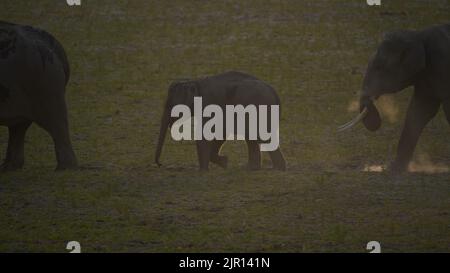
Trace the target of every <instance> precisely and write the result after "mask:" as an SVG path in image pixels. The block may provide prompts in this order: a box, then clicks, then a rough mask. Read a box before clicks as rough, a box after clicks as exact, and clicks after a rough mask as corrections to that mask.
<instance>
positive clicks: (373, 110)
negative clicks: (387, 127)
mask: <svg viewBox="0 0 450 273" xmlns="http://www.w3.org/2000/svg"><path fill="white" fill-rule="evenodd" d="M366 107H367V110H368V111H367V115H366V117H365V118H364V119H363V123H364V126H366V128H367V130H369V131H372V132H374V131H376V130H378V129H380V127H381V117H380V113H379V112H378V109H377V107H376V106H375V105H374V104H373V103H370V104H368V105H366Z"/></svg>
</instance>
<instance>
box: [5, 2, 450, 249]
mask: <svg viewBox="0 0 450 273" xmlns="http://www.w3.org/2000/svg"><path fill="white" fill-rule="evenodd" d="M449 13H450V5H449V4H448V3H447V1H445V0H441V1H439V0H435V1H419V0H416V1H399V0H398V1H382V6H381V7H380V8H370V7H368V6H367V5H366V3H365V1H364V0H353V1H328V0H314V1H306V0H303V1H297V0H295V1H294V0H292V1H275V0H274V1H259V0H258V1H257V0H248V1H185V0H177V1H137V0H133V1H106V0H103V1H100V0H96V1H93V0H84V1H83V4H82V6H81V7H77V8H73V7H69V6H66V4H65V3H64V1H61V0H54V1H51V0H45V1H44V0H42V1H15V0H3V1H2V9H0V19H2V20H6V21H12V22H16V23H22V24H29V25H34V26H39V27H41V28H44V29H46V30H48V31H49V32H51V33H53V34H54V35H55V36H56V37H57V38H58V39H59V40H60V41H61V42H62V44H63V45H64V46H65V48H66V50H67V52H68V56H69V59H70V62H71V66H72V71H73V73H72V78H71V81H70V83H69V86H68V94H67V100H68V104H69V107H70V121H71V130H72V131H71V133H72V138H73V142H74V148H75V150H76V153H77V155H78V159H79V161H80V163H81V165H83V166H85V167H88V168H89V169H88V170H80V171H70V172H62V173H55V172H53V169H54V167H55V156H54V151H53V143H52V142H51V139H50V137H49V136H48V135H47V134H46V132H44V131H43V130H41V129H39V128H38V127H37V126H33V127H32V128H31V129H30V130H29V132H28V135H27V142H26V168H25V169H24V170H23V171H21V172H15V173H8V174H0V251H2V252H5V251H8V252H29V251H32V252H34V251H36V252H37V251H43V252H65V251H66V250H65V245H66V243H67V242H68V241H71V240H77V241H79V242H80V243H81V245H82V251H85V252H100V251H102V252H103V251H105V252H171V251H177V252H193V251H202V252H205V251H206V252H215V251H218V252H225V251H239V252H247V251H258V252H269V251H274V252H331V251H340V252H366V250H365V246H366V244H367V242H369V241H372V240H377V241H380V242H381V245H382V251H384V252H412V251H420V252H438V251H446V252H448V251H450V221H449V219H450V181H449V174H448V173H442V174H424V173H411V174H407V175H405V176H403V177H392V176H389V175H388V174H385V173H367V172H363V171H362V169H363V168H364V166H365V165H367V164H369V165H371V164H385V163H386V162H388V161H390V160H391V159H392V157H393V156H394V151H395V147H396V144H397V141H398V138H399V135H400V129H401V127H402V120H403V118H404V115H405V111H406V106H407V102H408V100H409V97H410V96H411V90H408V91H404V92H402V93H401V94H398V95H395V96H394V100H395V105H396V107H398V108H399V115H398V117H397V119H396V120H394V122H388V121H387V119H386V118H384V121H385V122H384V124H383V127H382V129H381V130H380V131H378V132H377V133H375V134H374V133H369V132H367V131H366V130H365V129H364V128H363V127H362V126H358V127H357V128H355V129H353V130H352V131H349V132H346V133H342V134H336V133H335V129H336V126H337V125H339V124H342V123H344V122H346V121H348V120H349V119H350V118H351V117H353V115H354V113H351V112H348V110H347V107H348V105H349V103H350V102H351V101H352V100H354V99H355V98H356V96H357V92H358V90H359V88H360V86H361V81H362V77H363V73H364V70H365V66H366V64H367V60H368V58H369V56H370V55H371V54H372V53H373V52H374V51H375V49H376V46H377V43H378V42H379V41H380V39H381V37H382V34H383V33H384V32H386V31H388V30H395V29H403V28H408V29H420V28H423V27H426V26H429V25H434V24H439V23H444V22H448V14H449ZM226 70H241V71H245V72H248V73H251V74H254V75H256V76H258V77H259V78H261V79H263V80H265V81H267V82H268V83H270V84H271V85H273V86H274V87H275V88H276V89H277V90H278V92H279V95H280V97H281V101H282V104H283V107H282V108H283V113H282V119H281V141H282V143H281V147H282V149H283V151H284V154H285V156H286V158H287V160H288V167H289V170H288V171H287V172H285V173H281V172H274V171H271V170H269V169H268V168H269V166H270V162H269V161H268V157H267V156H266V155H265V156H264V165H265V170H263V171H259V172H247V171H245V170H244V165H245V164H246V160H247V155H246V154H247V152H246V147H245V145H244V144H243V143H242V142H234V143H233V142H229V143H227V145H226V146H225V148H224V151H223V152H224V153H225V154H227V155H228V156H229V157H230V159H231V166H230V167H229V169H228V170H222V169H219V168H217V167H213V168H212V170H211V171H210V172H209V173H206V174H202V173H199V172H197V170H196V169H197V159H196V153H195V146H194V144H193V143H192V142H182V143H177V142H174V141H166V143H167V144H166V146H165V147H164V151H163V155H162V161H163V163H164V167H162V168H160V169H158V168H157V167H156V166H154V164H153V154H154V148H155V143H156V137H157V134H158V126H159V119H160V115H161V110H162V103H163V99H164V98H165V95H166V92H167V91H166V90H167V87H168V85H169V83H170V82H171V81H172V79H176V78H183V77H197V76H204V75H212V74H215V73H219V72H223V71H226ZM449 133H450V130H449V126H448V124H447V122H446V120H445V118H444V116H443V115H442V113H440V114H439V116H438V117H437V118H436V119H435V120H433V121H432V122H431V123H430V124H429V126H428V127H427V129H426V130H425V132H424V135H423V137H422V138H421V141H420V144H419V147H418V150H417V152H416V155H417V156H419V155H423V154H425V155H429V156H430V158H431V160H433V162H436V163H440V164H444V165H450V156H449V152H450V150H449V145H448V136H449ZM6 142H7V130H6V128H4V127H1V128H0V151H1V152H2V153H3V152H4V151H5V149H6Z"/></svg>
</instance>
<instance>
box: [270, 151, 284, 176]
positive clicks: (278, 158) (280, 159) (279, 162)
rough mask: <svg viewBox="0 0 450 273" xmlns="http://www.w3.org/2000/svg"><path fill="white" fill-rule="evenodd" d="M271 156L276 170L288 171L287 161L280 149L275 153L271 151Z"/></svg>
mask: <svg viewBox="0 0 450 273" xmlns="http://www.w3.org/2000/svg"><path fill="white" fill-rule="evenodd" d="M269 155H270V159H271V160H272V164H273V167H274V168H275V169H277V170H280V171H285V170H286V160H284V156H283V154H282V153H281V149H280V147H278V148H277V149H276V150H275V151H270V152H269Z"/></svg>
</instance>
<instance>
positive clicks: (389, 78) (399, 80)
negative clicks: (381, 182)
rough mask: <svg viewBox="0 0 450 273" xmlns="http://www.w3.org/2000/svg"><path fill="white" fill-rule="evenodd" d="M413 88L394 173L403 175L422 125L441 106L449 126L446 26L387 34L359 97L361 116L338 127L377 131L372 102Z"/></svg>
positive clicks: (449, 49)
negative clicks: (360, 125) (385, 95)
mask: <svg viewBox="0 0 450 273" xmlns="http://www.w3.org/2000/svg"><path fill="white" fill-rule="evenodd" d="M409 86H414V95H413V97H412V99H411V102H410V105H409V109H408V113H407V117H406V121H405V125H404V128H403V132H402V134H401V137H400V142H399V144H398V148H397V156H396V158H395V161H394V162H392V164H391V165H390V170H391V171H393V172H404V171H406V170H407V168H408V165H409V163H410V161H411V159H412V156H413V153H414V149H415V147H416V145H417V142H418V139H419V137H420V135H421V133H422V130H423V128H424V127H425V125H426V124H427V123H428V122H429V121H430V120H431V119H432V118H433V117H434V116H435V115H436V114H437V112H438V111H439V108H440V106H441V105H443V108H444V111H445V114H446V117H447V120H448V121H449V123H450V24H446V25H441V26H435V27H431V28H428V29H425V30H422V31H397V32H393V33H390V34H388V35H386V37H385V39H384V41H383V42H382V43H381V44H380V46H379V47H378V51H377V52H376V54H375V55H374V57H373V58H372V59H371V61H370V62H369V65H368V68H367V71H366V74H365V78H364V82H363V88H362V92H361V97H360V114H359V115H358V116H357V117H356V118H355V119H354V120H352V121H350V122H349V123H347V124H345V125H343V126H341V127H340V130H346V129H348V128H350V127H352V126H353V125H355V124H356V123H358V122H359V121H361V120H362V121H363V123H364V125H365V126H366V128H367V129H368V130H370V131H376V130H377V129H379V128H380V126H381V119H380V115H379V113H378V110H377V108H376V106H375V105H374V103H373V102H374V100H376V99H377V98H378V97H380V96H381V95H383V94H388V93H395V92H398V91H401V90H403V89H405V88H406V87H409Z"/></svg>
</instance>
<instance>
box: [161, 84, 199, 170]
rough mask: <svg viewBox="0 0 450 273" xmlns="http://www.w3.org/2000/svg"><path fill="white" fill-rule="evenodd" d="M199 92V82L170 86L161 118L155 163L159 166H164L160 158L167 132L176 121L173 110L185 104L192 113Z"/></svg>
mask: <svg viewBox="0 0 450 273" xmlns="http://www.w3.org/2000/svg"><path fill="white" fill-rule="evenodd" d="M199 90H200V88H199V84H198V82H197V81H184V82H175V83H172V84H171V85H170V87H169V91H168V95H167V99H166V102H165V104H164V111H163V114H162V117H161V125H160V129H159V138H158V144H157V147H156V153H155V163H156V164H157V165H158V166H161V165H162V164H161V163H160V162H159V158H160V156H161V152H162V147H163V145H164V140H165V137H166V132H167V130H168V129H169V128H170V127H171V126H172V124H173V123H174V122H175V121H176V118H173V117H171V112H172V108H173V107H174V106H176V105H179V104H183V105H186V106H188V107H189V108H190V109H191V113H192V110H193V105H194V97H195V96H198V95H199Z"/></svg>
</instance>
